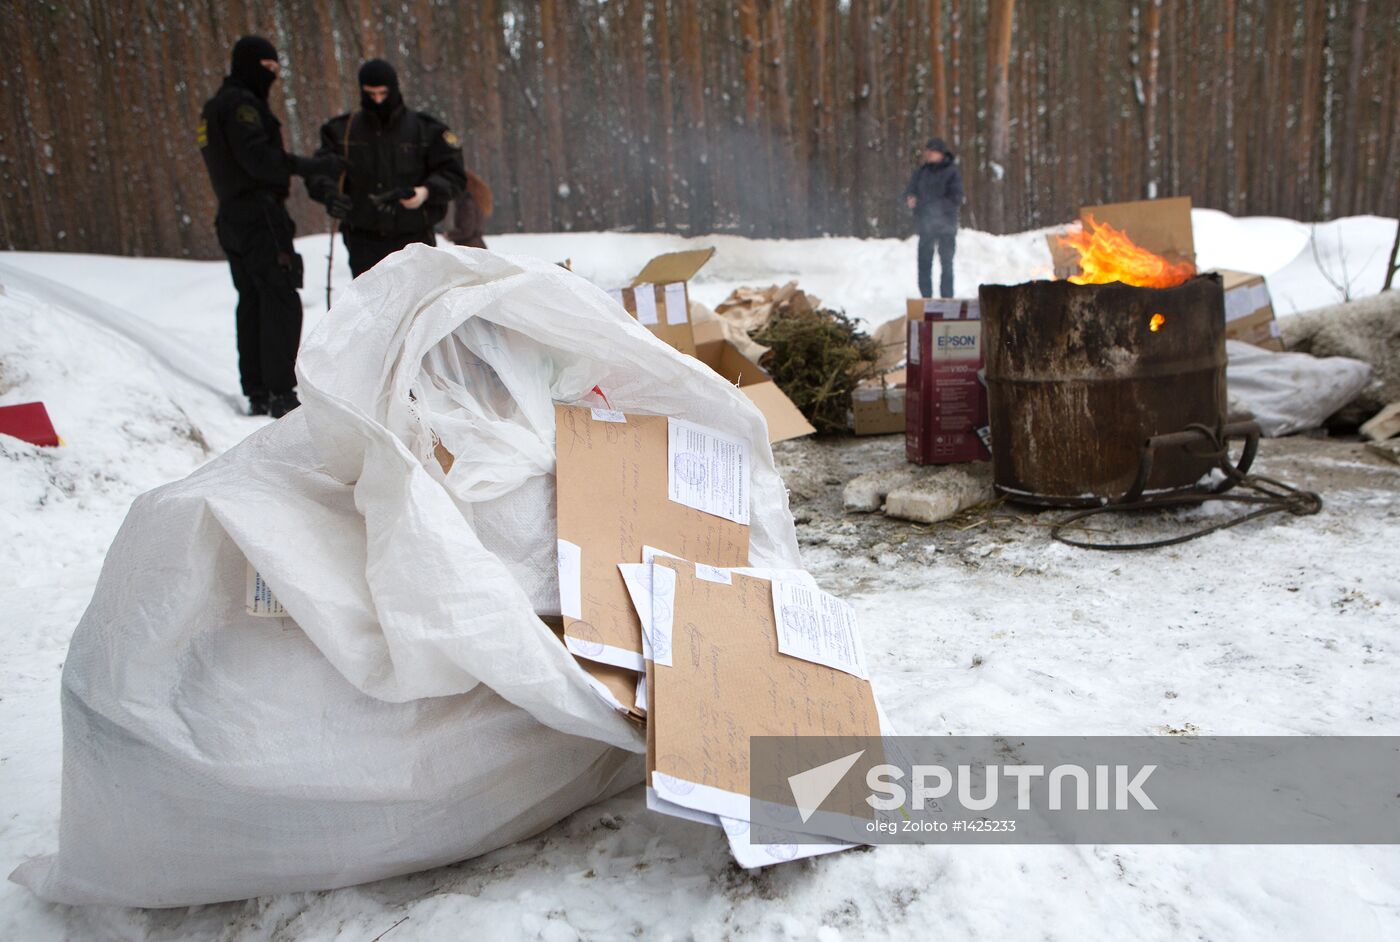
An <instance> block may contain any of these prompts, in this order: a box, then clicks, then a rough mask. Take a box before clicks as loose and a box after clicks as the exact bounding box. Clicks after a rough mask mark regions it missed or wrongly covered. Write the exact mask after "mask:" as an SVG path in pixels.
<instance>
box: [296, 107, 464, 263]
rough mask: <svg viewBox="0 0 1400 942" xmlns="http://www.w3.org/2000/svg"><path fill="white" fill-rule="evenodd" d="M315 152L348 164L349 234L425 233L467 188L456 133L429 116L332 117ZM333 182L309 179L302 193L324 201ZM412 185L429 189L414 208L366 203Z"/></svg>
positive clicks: (399, 112)
mask: <svg viewBox="0 0 1400 942" xmlns="http://www.w3.org/2000/svg"><path fill="white" fill-rule="evenodd" d="M347 135H348V138H347ZM316 154H317V156H320V155H322V154H340V155H342V156H346V157H347V159H348V160H349V161H350V171H349V173H348V174H347V175H346V180H345V194H346V195H347V196H349V197H350V199H351V200H352V202H353V203H354V207H353V208H352V209H351V210H350V215H349V217H348V218H346V220H345V227H346V228H347V229H350V230H355V231H360V232H366V233H375V234H378V235H384V236H389V235H411V234H415V233H421V232H424V231H425V230H428V229H431V228H432V227H433V226H435V225H436V224H437V223H439V222H441V221H442V220H443V217H445V216H446V215H447V207H448V205H449V204H450V203H451V202H452V200H454V199H455V198H456V197H457V194H459V193H461V192H462V190H463V189H464V188H465V187H466V185H467V171H466V167H465V166H464V165H463V163H462V147H461V142H460V141H459V140H458V139H457V135H455V134H453V133H452V131H451V130H450V129H449V128H448V127H447V125H445V124H443V123H442V122H441V121H439V120H438V119H436V118H434V117H432V116H431V115H427V114H424V113H423V112H421V111H413V110H411V109H409V108H403V107H400V108H397V109H395V111H394V113H393V114H392V115H391V116H390V117H389V120H388V121H385V122H381V121H380V120H379V119H378V118H376V117H375V116H374V115H372V114H370V113H369V112H366V111H356V112H353V113H352V114H343V115H340V116H339V117H336V118H332V119H331V120H329V121H327V122H326V123H325V124H324V125H322V126H321V146H320V148H319V149H317V151H316ZM337 182H338V181H336V180H335V179H334V178H332V177H326V176H320V177H311V178H309V179H308V180H307V181H306V189H307V192H308V193H310V194H311V198H312V199H314V200H318V201H320V202H325V200H326V199H327V197H328V196H329V195H330V194H332V193H334V192H335V189H336V184H337ZM413 186H425V187H427V188H428V199H427V201H426V202H424V203H423V205H422V206H420V207H418V208H417V209H405V208H404V207H402V206H400V205H399V204H398V201H397V200H392V201H390V202H389V203H387V204H386V205H385V207H384V208H383V209H380V208H378V207H376V206H375V205H374V204H373V203H372V202H371V201H370V197H371V196H372V195H374V194H376V193H385V192H388V191H391V190H395V189H398V188H400V187H413Z"/></svg>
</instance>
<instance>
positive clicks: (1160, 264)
mask: <svg viewBox="0 0 1400 942" xmlns="http://www.w3.org/2000/svg"><path fill="white" fill-rule="evenodd" d="M1059 240H1060V244H1061V245H1064V246H1066V247H1068V248H1071V249H1074V250H1075V251H1076V252H1078V253H1079V268H1080V271H1081V272H1082V274H1079V275H1071V276H1070V279H1069V280H1070V281H1072V282H1074V283H1075V284H1077V285H1103V284H1108V283H1109V282H1111V281H1121V282H1122V283H1123V284H1125V285H1136V286H1138V287H1140V288H1171V287H1174V286H1176V285H1179V284H1181V283H1182V282H1183V281H1186V280H1187V279H1188V278H1190V277H1191V276H1193V275H1195V274H1196V266H1195V265H1193V264H1191V263H1190V262H1169V261H1167V260H1166V259H1165V258H1163V257H1162V256H1160V255H1154V254H1153V253H1151V252H1149V251H1147V249H1144V248H1142V247H1141V246H1139V245H1138V244H1137V243H1135V242H1133V240H1132V239H1130V238H1128V235H1127V233H1125V232H1120V231H1119V230H1117V229H1115V228H1113V227H1112V226H1110V225H1108V223H1100V222H1095V221H1094V217H1093V216H1090V215H1087V214H1086V215H1085V216H1084V225H1083V226H1082V227H1081V228H1080V229H1079V230H1078V231H1074V232H1069V233H1066V234H1065V235H1062V236H1060V237H1059Z"/></svg>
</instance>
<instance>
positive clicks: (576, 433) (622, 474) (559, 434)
mask: <svg viewBox="0 0 1400 942" xmlns="http://www.w3.org/2000/svg"><path fill="white" fill-rule="evenodd" d="M554 418H555V423H556V430H557V431H556V442H557V452H558V466H557V472H556V489H557V508H558V518H559V538H560V539H561V540H567V541H569V542H571V543H574V544H577V545H578V546H579V548H580V585H581V593H580V602H581V614H582V618H574V617H572V616H567V615H566V616H565V618H564V634H565V638H566V640H567V641H568V642H570V644H569V649H570V650H571V651H573V652H574V653H575V654H577V655H579V656H581V657H584V658H589V659H603V660H607V659H608V657H609V654H608V650H607V649H612V650H613V651H622V652H628V653H630V654H635V655H636V658H637V660H638V662H640V659H641V655H642V626H641V622H640V621H639V620H638V619H637V614H636V612H635V611H634V610H633V608H632V600H631V597H630V596H629V595H628V594H627V586H626V584H625V583H624V582H623V581H622V574H621V573H620V572H619V571H618V568H617V564H618V563H635V562H641V559H642V547H643V546H644V545H645V546H654V547H656V548H657V549H660V550H664V551H665V552H668V553H674V554H676V555H678V556H684V557H685V558H687V559H692V560H696V561H698V562H703V563H706V564H708V565H711V566H725V567H729V566H746V565H748V558H749V528H748V527H747V526H743V525H742V524H738V523H734V522H733V521H731V520H726V519H724V518H723V517H716V516H714V515H712V514H707V513H704V512H702V511H699V510H695V509H693V508H690V507H686V506H685V505H683V504H677V503H674V502H672V501H671V500H669V499H668V498H667V480H668V478H667V466H666V453H667V451H666V449H667V436H668V432H667V420H666V417H665V416H659V415H638V414H634V413H628V414H627V421H626V422H600V421H596V420H595V419H594V418H593V415H592V411H591V410H590V409H588V408H586V407H581V406H565V405H556V406H555V408H554ZM634 693H635V688H634ZM622 702H623V703H630V702H632V701H631V699H630V697H629V698H627V699H623V700H622Z"/></svg>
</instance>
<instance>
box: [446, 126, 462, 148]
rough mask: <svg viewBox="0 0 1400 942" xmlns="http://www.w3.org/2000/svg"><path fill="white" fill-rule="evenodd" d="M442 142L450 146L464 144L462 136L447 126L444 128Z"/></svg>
mask: <svg viewBox="0 0 1400 942" xmlns="http://www.w3.org/2000/svg"><path fill="white" fill-rule="evenodd" d="M442 142H443V143H444V144H446V145H447V146H448V147H461V146H462V139H461V138H460V137H458V136H457V135H456V134H454V133H452V131H451V130H449V129H447V128H443V131H442Z"/></svg>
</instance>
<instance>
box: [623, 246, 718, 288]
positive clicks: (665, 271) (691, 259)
mask: <svg viewBox="0 0 1400 942" xmlns="http://www.w3.org/2000/svg"><path fill="white" fill-rule="evenodd" d="M714 254H715V250H714V249H713V248H708V249H689V250H687V251H684V252H668V253H667V254H665V255H658V256H656V258H653V259H652V260H651V261H649V262H647V263H646V264H645V265H643V266H642V270H641V271H639V272H638V273H637V277H636V278H633V279H632V284H631V285H630V286H629V287H633V288H635V287H637V285H669V284H673V283H675V282H677V281H689V280H690V279H692V278H694V277H695V274H696V273H697V272H698V271H700V269H702V268H704V267H705V263H707V262H708V261H709V260H710V259H711V258H713V257H714Z"/></svg>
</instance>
